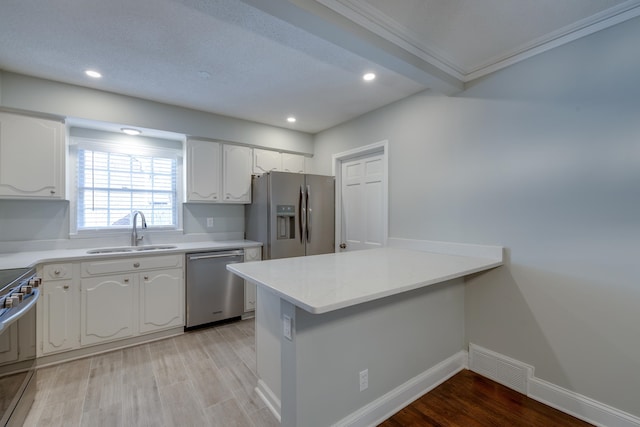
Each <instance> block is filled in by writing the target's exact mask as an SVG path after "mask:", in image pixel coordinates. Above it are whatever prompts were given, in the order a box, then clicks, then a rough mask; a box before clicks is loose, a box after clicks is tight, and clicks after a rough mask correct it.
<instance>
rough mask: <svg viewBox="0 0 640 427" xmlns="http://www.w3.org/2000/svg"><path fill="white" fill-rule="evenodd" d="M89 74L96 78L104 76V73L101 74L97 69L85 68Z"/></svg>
mask: <svg viewBox="0 0 640 427" xmlns="http://www.w3.org/2000/svg"><path fill="white" fill-rule="evenodd" d="M84 73H85V74H86V75H87V76H89V77H92V78H94V79H99V78H100V77H102V74H100V73H99V72H97V71H96V70H85V72H84Z"/></svg>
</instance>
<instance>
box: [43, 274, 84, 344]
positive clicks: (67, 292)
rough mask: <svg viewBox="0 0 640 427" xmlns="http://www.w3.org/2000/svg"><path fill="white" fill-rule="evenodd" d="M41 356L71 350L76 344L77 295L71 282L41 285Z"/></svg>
mask: <svg viewBox="0 0 640 427" xmlns="http://www.w3.org/2000/svg"><path fill="white" fill-rule="evenodd" d="M41 289H42V290H43V291H42V301H41V302H40V301H39V302H38V303H39V304H42V317H43V318H42V320H39V321H40V322H42V323H41V324H42V354H49V353H55V352H58V351H64V350H71V349H74V348H76V347H77V346H78V345H79V342H78V330H79V329H78V319H79V318H80V316H79V315H78V306H79V303H80V301H79V300H78V294H77V292H76V291H75V290H74V287H73V284H72V283H71V281H66V280H61V281H56V282H45V283H43V284H42V287H41Z"/></svg>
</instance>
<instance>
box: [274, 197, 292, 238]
mask: <svg viewBox="0 0 640 427" xmlns="http://www.w3.org/2000/svg"><path fill="white" fill-rule="evenodd" d="M276 218H277V219H276V222H277V228H278V233H277V237H278V240H282V239H295V238H296V207H295V206H294V205H277V206H276Z"/></svg>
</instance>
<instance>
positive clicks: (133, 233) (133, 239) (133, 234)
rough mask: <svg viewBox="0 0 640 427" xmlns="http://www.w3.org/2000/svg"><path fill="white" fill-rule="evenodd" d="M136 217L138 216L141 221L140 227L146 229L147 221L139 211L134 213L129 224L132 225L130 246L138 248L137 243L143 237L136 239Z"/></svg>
mask: <svg viewBox="0 0 640 427" xmlns="http://www.w3.org/2000/svg"><path fill="white" fill-rule="evenodd" d="M138 215H140V220H141V221H142V223H141V227H142V228H147V220H146V219H145V217H144V214H143V213H142V212H140V211H134V212H133V219H132V220H131V223H132V224H133V227H131V246H138V242H139V241H140V240H142V239H143V238H144V236H140V237H138V229H137V227H136V220H137V218H138Z"/></svg>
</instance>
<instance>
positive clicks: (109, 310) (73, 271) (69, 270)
mask: <svg viewBox="0 0 640 427" xmlns="http://www.w3.org/2000/svg"><path fill="white" fill-rule="evenodd" d="M183 258H184V256H183V255H162V256H150V257H135V258H110V259H102V260H93V261H86V262H77V263H67V264H45V265H42V266H40V267H39V268H38V274H39V275H40V277H42V278H43V282H42V285H41V297H40V300H39V301H38V305H37V308H36V309H37V319H38V325H37V341H38V343H39V344H38V353H37V354H38V356H39V357H40V356H47V355H50V354H54V353H60V352H64V351H69V350H75V349H79V348H83V347H88V346H92V345H97V344H102V343H107V342H111V341H117V340H120V339H125V338H132V337H136V336H139V335H144V334H149V333H153V332H157V331H161V330H165V329H171V328H175V327H180V326H183V325H184V305H185V304H184V273H183V268H182V267H183ZM4 335H7V336H9V334H3V338H4ZM3 347H7V357H9V356H8V349H9V347H10V343H6V345H4V343H3V342H1V341H0V363H1V361H2V356H3V355H2V353H3Z"/></svg>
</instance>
